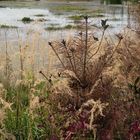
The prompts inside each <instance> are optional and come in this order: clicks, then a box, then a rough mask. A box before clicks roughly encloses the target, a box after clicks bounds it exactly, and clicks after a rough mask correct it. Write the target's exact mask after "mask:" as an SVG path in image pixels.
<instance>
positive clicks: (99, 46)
mask: <svg viewBox="0 0 140 140" xmlns="http://www.w3.org/2000/svg"><path fill="white" fill-rule="evenodd" d="M104 34H105V30H103V33H102V37H101V40H100V43H99V45H98V48H97V50H96V51H95V53H94V54H92V55H91V56H90V58H89V60H91V59H92V58H93V56H95V55H96V54H97V53H98V51H99V50H100V48H101V44H102V42H103V39H104Z"/></svg>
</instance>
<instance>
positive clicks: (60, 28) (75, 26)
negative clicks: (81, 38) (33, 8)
mask: <svg viewBox="0 0 140 140" xmlns="http://www.w3.org/2000/svg"><path fill="white" fill-rule="evenodd" d="M68 29H81V27H80V26H78V25H71V24H68V25H66V26H64V27H58V26H57V27H56V26H50V27H47V28H45V30H48V31H57V30H68Z"/></svg>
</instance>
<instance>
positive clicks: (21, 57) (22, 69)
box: [17, 30, 24, 80]
mask: <svg viewBox="0 0 140 140" xmlns="http://www.w3.org/2000/svg"><path fill="white" fill-rule="evenodd" d="M17 35H18V40H19V38H20V37H19V32H18V30H17ZM19 41H20V40H19ZM19 52H20V78H21V80H22V79H23V71H24V66H23V54H22V48H21V45H20V44H19Z"/></svg>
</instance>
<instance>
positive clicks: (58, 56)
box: [50, 44, 66, 69]
mask: <svg viewBox="0 0 140 140" xmlns="http://www.w3.org/2000/svg"><path fill="white" fill-rule="evenodd" d="M50 46H51V48H52V50H53V51H54V53H55V55H56V56H57V58H58V60H59V61H60V63H61V64H62V66H63V68H64V69H66V67H65V65H64V63H63V61H62V60H61V58H60V56H59V55H58V53H57V52H56V50H55V48H54V47H53V45H52V44H50Z"/></svg>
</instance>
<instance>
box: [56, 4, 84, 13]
mask: <svg viewBox="0 0 140 140" xmlns="http://www.w3.org/2000/svg"><path fill="white" fill-rule="evenodd" d="M53 10H58V11H66V12H71V11H85V10H86V8H84V7H79V6H73V5H64V6H57V7H54V8H53Z"/></svg>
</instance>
